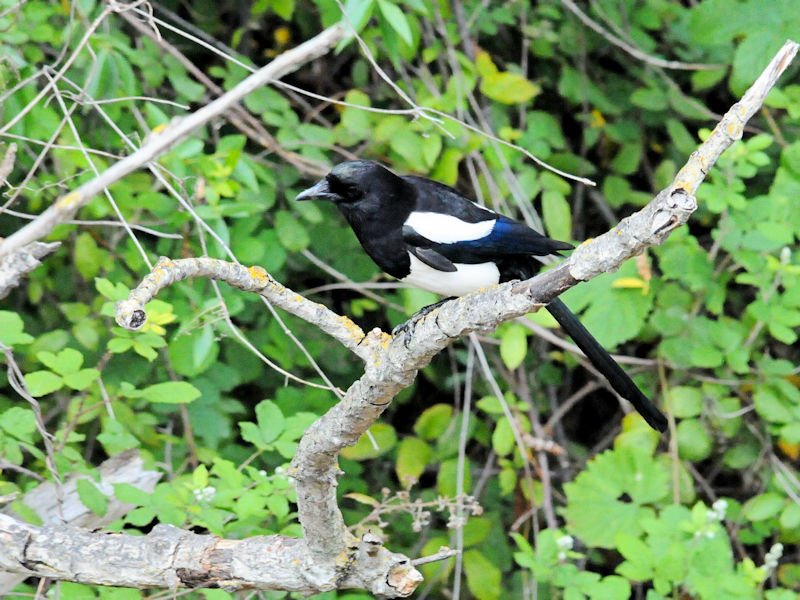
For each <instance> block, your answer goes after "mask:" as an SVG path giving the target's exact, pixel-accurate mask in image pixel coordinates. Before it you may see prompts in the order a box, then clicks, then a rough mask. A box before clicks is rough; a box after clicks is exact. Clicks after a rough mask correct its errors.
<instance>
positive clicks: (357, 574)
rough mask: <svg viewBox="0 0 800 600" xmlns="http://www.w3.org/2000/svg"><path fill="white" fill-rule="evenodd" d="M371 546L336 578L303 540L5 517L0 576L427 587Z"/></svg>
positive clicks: (149, 584)
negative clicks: (134, 530)
mask: <svg viewBox="0 0 800 600" xmlns="http://www.w3.org/2000/svg"><path fill="white" fill-rule="evenodd" d="M373 537H374V536H373ZM366 538H367V536H365V538H362V539H361V540H357V539H353V542H352V544H351V545H350V546H348V548H347V549H346V552H345V553H343V555H342V557H341V563H340V566H341V569H340V570H338V572H333V573H330V572H326V571H321V570H320V569H317V568H315V563H314V561H313V560H312V559H311V557H310V555H309V550H308V547H307V544H306V541H305V540H302V539H297V538H290V537H286V536H279V535H270V536H257V537H252V538H248V539H245V540H225V539H221V538H218V537H216V536H213V535H198V534H195V533H192V532H189V531H183V530H181V529H178V528H177V527H172V526H171V525H158V526H156V527H154V528H153V530H152V531H151V532H150V533H149V534H148V535H146V536H132V535H126V534H120V533H107V532H95V531H88V530H86V529H81V528H78V527H72V526H67V525H49V526H45V527H36V526H35V525H29V524H27V523H23V522H20V521H17V520H15V519H13V518H12V517H9V516H7V515H0V570H2V571H7V572H11V573H18V574H20V575H24V576H27V577H31V576H38V577H49V578H51V579H65V580H69V581H75V582H79V583H86V584H91V585H109V586H115V587H134V588H166V589H175V588H179V587H188V588H208V587H218V588H223V589H226V590H228V591H237V590H246V589H258V590H284V591H291V592H299V593H302V594H306V595H309V594H316V593H320V592H324V591H328V590H332V589H335V588H339V587H343V588H361V589H366V590H369V591H370V592H371V593H373V594H375V595H380V596H388V597H397V596H407V595H408V594H410V593H411V592H412V591H413V590H414V588H415V587H416V586H417V584H418V583H419V581H420V580H421V576H420V575H419V573H418V572H417V571H416V570H415V569H414V568H413V567H412V566H411V564H410V562H409V561H408V559H406V558H405V557H404V556H401V555H396V554H392V553H390V552H388V551H387V550H386V549H385V548H383V547H382V546H381V544H380V543H379V542H375V541H374V540H369V539H366Z"/></svg>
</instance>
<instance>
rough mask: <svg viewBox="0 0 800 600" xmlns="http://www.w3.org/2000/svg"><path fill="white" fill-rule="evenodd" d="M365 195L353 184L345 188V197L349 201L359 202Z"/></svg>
mask: <svg viewBox="0 0 800 600" xmlns="http://www.w3.org/2000/svg"><path fill="white" fill-rule="evenodd" d="M363 195H364V193H363V192H362V191H361V190H360V189H358V186H355V185H352V184H350V185H346V186H344V194H343V196H344V197H345V198H347V199H348V200H358V199H359V198H361V196H363Z"/></svg>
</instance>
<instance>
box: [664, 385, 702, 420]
mask: <svg viewBox="0 0 800 600" xmlns="http://www.w3.org/2000/svg"><path fill="white" fill-rule="evenodd" d="M667 401H668V404H667V406H668V407H669V410H670V412H672V414H673V415H675V416H676V417H678V418H679V419H688V418H690V417H697V416H699V415H700V413H702V412H703V392H702V391H701V390H699V389H697V388H690V387H686V386H677V387H674V388H672V389H671V390H670V391H669V395H668V396H667Z"/></svg>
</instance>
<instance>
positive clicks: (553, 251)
mask: <svg viewBox="0 0 800 600" xmlns="http://www.w3.org/2000/svg"><path fill="white" fill-rule="evenodd" d="M295 199H296V200H298V201H305V200H324V201H329V202H333V203H334V204H335V205H336V207H337V208H338V209H339V211H340V212H341V213H342V215H343V216H344V218H345V220H346V221H347V223H348V224H349V225H350V227H351V228H352V230H353V232H354V233H355V235H356V238H358V241H359V243H360V244H361V246H362V248H363V249H364V251H365V252H366V253H367V255H369V257H370V258H371V259H372V260H373V262H375V264H376V265H377V266H378V267H379V268H380V269H381V270H382V271H383V272H384V273H387V274H388V275H390V276H392V277H394V278H395V279H399V280H400V281H402V282H404V283H407V284H409V285H412V286H415V287H418V288H420V289H423V290H427V291H429V292H433V293H435V294H438V295H440V296H443V297H445V300H443V301H442V302H444V301H447V300H448V299H451V298H453V297H457V296H463V295H466V294H468V293H470V292H473V291H475V290H478V289H480V288H484V287H489V286H492V285H495V284H498V283H503V282H506V281H513V280H518V279H521V280H524V279H528V278H530V277H532V276H533V275H534V274H535V273H536V272H537V271H538V270H539V268H540V267H541V262H540V261H539V260H537V259H536V258H535V257H544V256H560V252H562V251H565V250H570V249H572V248H573V246H572V244H569V243H567V242H561V241H557V240H552V239H550V238H548V237H546V236H544V235H542V234H541V233H539V232H537V231H535V230H534V229H532V228H530V227H528V226H527V225H525V224H523V223H520V222H519V221H516V220H514V219H512V218H509V217H506V216H504V215H501V214H498V213H497V212H495V211H493V210H491V209H489V208H487V207H485V206H481V205H479V204H477V203H475V202H473V201H472V200H470V199H469V198H467V197H465V196H463V195H461V194H460V193H459V192H457V191H456V190H454V189H453V188H451V187H449V186H447V185H445V184H443V183H439V182H437V181H433V180H431V179H426V178H424V177H418V176H414V175H404V176H400V175H396V174H395V173H394V172H392V171H391V170H389V169H388V168H386V167H384V166H383V165H381V164H379V163H377V162H374V161H369V160H353V161H348V162H344V163H340V164H338V165H336V166H335V167H333V169H331V171H330V172H329V173H328V174H327V175H326V176H325V177H323V178H322V179H321V180H320V181H318V182H317V183H316V184H315V185H314V186H312V187H310V188H308V189H307V190H305V191H303V192H301V193H300V194H298V195H297V196H296V198H295ZM439 304H440V303H437V304H436V305H432V306H437V305H439ZM545 308H546V309H547V311H548V312H549V313H550V314H551V315H553V317H554V318H555V320H556V321H557V322H558V323H559V325H561V327H562V328H563V330H564V331H565V332H566V333H567V334H568V335H569V336H570V337H571V338H572V339H573V341H574V342H575V344H576V345H577V346H578V347H579V348H580V349H581V350H582V351H583V352H584V354H585V355H586V356H587V358H588V359H589V361H590V362H591V363H592V364H593V365H594V366H595V368H596V369H597V370H598V371H599V372H600V373H601V374H602V375H603V376H604V377H605V378H606V379H607V380H608V382H609V384H610V385H611V387H612V388H613V389H614V390H615V391H616V392H617V393H618V394H619V395H620V396H622V397H623V398H625V399H626V400H628V401H629V402H630V403H631V404H632V405H633V407H634V408H635V409H636V410H637V411H638V412H639V414H640V415H642V417H643V418H644V420H645V421H646V422H647V423H648V424H649V425H650V426H651V427H653V428H654V429H655V430H657V431H659V432H663V431H665V430H666V428H667V419H666V417H665V416H664V414H663V413H662V412H661V411H660V410H659V409H658V408H656V406H655V405H654V404H653V403H652V402H651V401H650V400H649V399H648V398H647V396H645V395H644V394H643V393H642V391H641V390H640V389H639V388H638V387H637V386H636V384H635V383H634V382H633V381H632V380H631V378H630V377H628V375H627V373H625V371H624V370H623V369H622V367H620V366H619V364H617V362H616V361H615V360H614V359H613V358H612V357H611V355H610V354H609V353H608V351H606V349H605V348H603V346H602V345H601V344H600V343H599V342H598V341H597V340H596V339H595V338H594V336H592V334H591V333H590V332H589V331H588V330H587V329H586V328H585V327H584V326H583V324H582V323H581V322H580V321H579V320H578V317H577V316H576V315H575V314H574V313H573V312H572V311H570V310H569V308H567V306H566V304H564V302H562V301H561V300H560V299H559V298H556V299H554V300H552V301H551V302H550V303H549V304H547V305H546V307H545ZM423 310H425V309H423Z"/></svg>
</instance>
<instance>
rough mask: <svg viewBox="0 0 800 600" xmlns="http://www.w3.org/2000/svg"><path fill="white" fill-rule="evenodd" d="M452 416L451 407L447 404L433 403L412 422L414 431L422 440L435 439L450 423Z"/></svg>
mask: <svg viewBox="0 0 800 600" xmlns="http://www.w3.org/2000/svg"><path fill="white" fill-rule="evenodd" d="M452 418H453V407H452V406H451V405H449V404H434V405H433V406H431V407H429V408H426V409H425V410H424V411H422V414H421V415H420V416H419V418H418V419H417V422H416V423H415V424H414V433H416V434H417V435H418V436H420V437H421V438H422V439H424V440H435V439H437V438H438V437H440V436H441V435H442V434H443V433H444V432H445V431H446V430H447V427H448V426H449V425H450V419H452Z"/></svg>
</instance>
